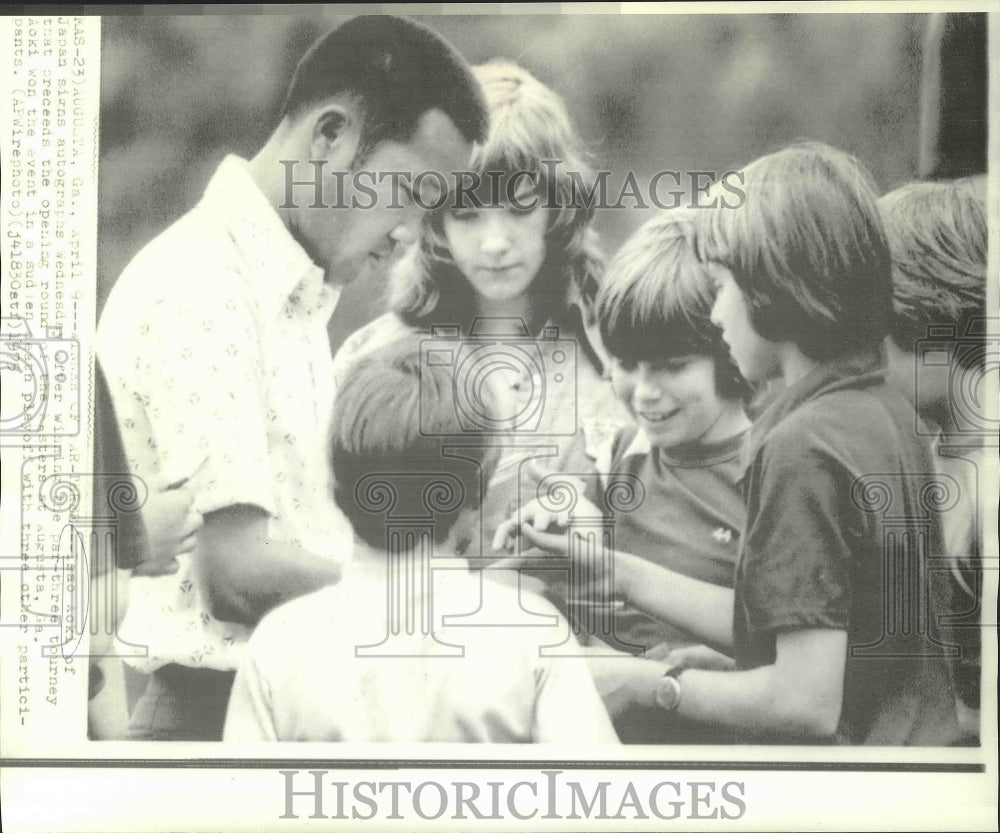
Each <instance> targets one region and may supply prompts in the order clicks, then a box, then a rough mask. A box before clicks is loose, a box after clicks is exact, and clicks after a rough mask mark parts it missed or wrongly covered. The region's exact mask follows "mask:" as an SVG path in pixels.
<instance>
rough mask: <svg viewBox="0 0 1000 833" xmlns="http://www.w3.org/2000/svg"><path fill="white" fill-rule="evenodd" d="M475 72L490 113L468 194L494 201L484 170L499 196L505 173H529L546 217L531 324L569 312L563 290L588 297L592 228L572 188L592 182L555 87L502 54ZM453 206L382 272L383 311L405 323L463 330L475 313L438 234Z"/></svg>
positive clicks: (594, 249) (598, 262) (597, 255)
mask: <svg viewBox="0 0 1000 833" xmlns="http://www.w3.org/2000/svg"><path fill="white" fill-rule="evenodd" d="M473 74H474V75H475V76H476V78H477V79H478V80H479V82H480V84H481V85H482V88H483V92H484V95H485V98H486V101H487V106H488V108H489V113H490V131H489V135H488V137H487V139H486V142H485V143H484V144H481V145H478V146H476V148H475V151H474V155H473V159H472V163H471V170H472V171H473V172H474V173H476V174H478V175H479V176H480V178H481V182H482V184H483V187H482V188H480V189H479V190H478V191H477V192H476V194H477V196H478V197H479V200H480V202H481V204H483V205H491V204H493V205H495V204H496V201H495V198H496V194H491V193H490V190H491V187H492V188H496V187H497V186H496V185H491V181H490V177H491V176H492V177H493V178H494V179H495V181H497V182H499V183H500V186H499V190H500V199H501V200H503V199H504V194H505V191H506V188H505V185H504V183H505V182H506V179H507V178H508V177H510V176H512V175H513V174H516V173H519V172H522V171H526V172H529V173H531V174H533V175H535V176H537V178H538V187H537V189H536V192H535V195H536V196H537V197H538V200H539V207H538V208H536V209H535V210H537V211H542V210H546V211H549V212H550V220H549V226H548V230H547V232H546V255H545V261H544V262H543V264H542V266H541V268H540V269H539V273H538V277H537V279H536V280H535V282H534V283H533V284H532V286H531V289H530V290H529V291H530V292H531V294H532V300H533V301H534V308H535V309H536V310H537V311H538V318H539V322H538V323H541V322H543V321H545V320H548V319H553V320H556V319H557V318H558V317H559V316H560V315H561V314H562V313H564V312H565V311H566V310H567V305H568V300H569V299H570V298H571V297H573V293H572V292H571V290H573V289H575V291H576V294H577V296H578V297H582V298H585V299H586V298H592V297H593V295H594V294H595V293H596V287H597V282H598V278H599V275H600V273H601V270H602V268H603V265H604V258H603V255H602V253H601V250H600V247H599V245H598V240H597V235H596V233H595V232H594V230H593V229H592V228H591V227H590V223H591V221H592V219H593V207H592V206H591V205H587V204H586V203H585V202H584V201H583V200H582V199H581V198H580V185H581V184H582V185H583V186H584V187H586V188H591V187H592V182H593V176H594V175H593V172H592V171H591V168H590V165H589V163H588V161H587V159H586V155H585V152H584V149H583V143H582V142H581V140H580V138H579V137H578V136H577V134H576V131H575V130H574V129H573V125H572V122H571V121H570V118H569V113H568V112H567V111H566V107H565V105H564V104H563V102H562V100H561V99H560V98H559V96H558V95H556V93H555V92H553V91H552V90H551V89H549V88H548V87H547V86H545V85H544V84H542V83H541V82H540V81H538V79H536V78H535V77H534V76H533V75H531V73H529V72H528V71H527V70H525V69H523V68H522V67H519V66H517V65H516V64H514V63H512V62H510V61H492V62H490V63H487V64H483V65H481V66H477V67H474V68H473ZM543 163H544V164H543ZM488 173H489V174H490V176H487V174H488ZM571 173H572V174H573V175H574V176H575V177H576V181H574V179H573V178H571V176H570V174H571ZM553 174H554V175H553ZM521 181H527V178H526V177H522V180H521ZM547 205H550V206H557V207H551V208H547V207H546V206H547ZM451 207H454V206H452V205H450V204H449V206H446V207H444V208H442V209H439V210H437V211H432V212H428V214H427V215H426V216H425V219H424V225H423V231H422V234H421V241H420V247H419V251H418V253H417V254H416V255H415V256H412V257H408V258H405V259H404V260H403V261H402V262H401V263H399V264H398V265H397V268H396V269H395V270H394V271H393V274H392V276H391V277H390V297H389V305H390V307H391V309H392V310H393V311H394V312H396V313H397V314H399V315H400V316H401V317H402V318H403V320H404V321H406V322H407V323H409V324H411V325H414V326H417V327H421V328H424V329H426V328H427V327H428V326H430V325H431V324H449V325H458V326H461V327H464V326H466V325H467V324H468V323H469V322H470V321H471V320H472V319H473V318H474V317H475V315H476V311H475V296H474V294H473V290H472V288H471V287H470V286H469V283H468V281H467V280H466V279H465V277H464V276H463V275H462V273H461V272H460V271H459V270H458V268H457V267H456V266H455V264H454V262H453V259H452V256H451V252H450V250H449V248H448V243H447V240H446V239H445V235H444V230H443V223H444V216H445V212H446V211H448V210H449V208H451ZM482 210H485V211H489V210H498V209H495V208H494V209H490V208H484V209H482ZM557 323H560V322H558V321H557Z"/></svg>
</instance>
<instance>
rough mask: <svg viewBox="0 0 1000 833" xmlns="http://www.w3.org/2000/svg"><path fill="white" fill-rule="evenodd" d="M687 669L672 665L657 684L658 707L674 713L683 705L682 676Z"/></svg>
mask: <svg viewBox="0 0 1000 833" xmlns="http://www.w3.org/2000/svg"><path fill="white" fill-rule="evenodd" d="M686 670H687V669H686V668H685V667H684V666H683V665H671V666H670V667H669V668H668V669H667V670H666V672H665V673H664V675H663V676H662V677H661V678H660V681H659V682H658V683H657V684H656V705H658V706H659V707H660V708H661V709H664V710H665V711H668V712H672V711H675V710H676V709H677V707H678V706H679V705H680V703H681V681H680V676H681V674H683V673H684V672H685V671H686Z"/></svg>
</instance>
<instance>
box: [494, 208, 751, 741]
mask: <svg viewBox="0 0 1000 833" xmlns="http://www.w3.org/2000/svg"><path fill="white" fill-rule="evenodd" d="M693 221H694V217H693V215H692V214H690V213H683V212H679V211H671V212H664V213H663V214H661V215H660V216H658V217H656V218H655V219H653V220H651V221H649V222H647V223H646V224H645V225H643V226H642V228H640V229H639V230H638V231H637V232H636V233H635V234H633V235H632V236H631V237H630V238H629V239H628V240H627V241H626V242H625V244H624V245H623V246H622V247H621V248H620V249H619V250H618V252H617V253H616V255H615V257H614V258H613V259H612V261H611V263H610V264H609V265H608V269H607V271H606V272H605V275H604V278H603V280H602V283H601V288H600V291H599V293H598V295H597V298H596V300H595V314H596V316H597V320H598V323H599V334H600V340H601V343H602V345H603V347H604V350H605V352H606V353H607V354H608V356H609V358H610V360H609V365H610V373H611V380H612V386H613V388H614V391H615V394H616V396H617V397H618V399H619V400H620V401H621V402H622V404H623V405H624V406H625V408H626V409H627V410H628V411H629V413H630V415H631V417H632V419H633V420H634V424H633V425H631V426H629V427H627V428H625V429H622V430H621V431H619V432H618V434H617V435H616V436H615V438H614V440H613V442H612V446H611V459H610V465H606V466H604V465H601V466H600V467H601V468H604V469H605V470H606V473H607V475H608V478H607V479H605V480H604V481H599V480H598V478H597V477H593V476H591V477H588V478H587V479H586V482H587V494H586V497H587V498H588V499H589V500H584V499H581V500H579V501H578V503H577V505H576V507H575V508H574V513H573V516H574V517H575V518H579V517H586V516H588V515H589V516H596V515H600V514H601V513H602V511H603V512H604V513H607V515H609V516H610V517H611V518H612V519H613V522H614V523H613V534H614V546H615V547H617V548H620V549H623V550H625V551H627V552H630V553H634V554H636V555H638V556H640V557H642V558H644V559H646V560H648V561H649V562H651V563H652V564H655V565H658V566H661V567H664V568H667V569H670V570H674V571H677V572H679V573H682V574H683V575H685V576H690V577H692V578H695V579H698V580H700V581H705V582H710V583H712V584H714V585H718V586H720V587H726V588H731V587H732V586H733V573H734V568H735V561H736V553H737V549H738V546H739V535H740V530H741V529H742V526H743V515H744V510H743V499H742V495H741V493H740V489H739V485H738V480H739V476H740V474H741V472H742V467H741V464H740V451H741V448H742V445H743V441H744V439H745V436H746V431H747V429H748V428H749V425H750V421H749V420H748V419H747V416H746V414H745V412H744V407H743V403H744V400H745V399H746V398H747V397H748V396H749V393H750V389H749V387H748V386H747V384H746V382H745V381H744V380H743V378H742V377H741V376H740V374H739V371H738V370H737V369H736V367H735V365H734V364H733V362H732V359H731V358H730V357H729V354H728V352H727V350H726V348H725V345H724V344H723V343H722V340H721V338H720V334H719V331H718V329H717V328H716V327H715V326H714V325H713V324H712V323H711V321H710V320H709V312H710V311H711V308H712V301H713V295H714V293H713V288H712V284H711V281H710V280H709V277H708V275H707V273H706V269H705V267H704V265H703V264H701V263H700V262H699V261H698V259H697V256H696V253H695V248H694V222H693ZM587 463H588V461H587V460H586V459H585V458H584V456H583V455H579V459H574V460H572V461H570V462H567V463H565V464H564V465H563V466H562V471H564V472H578V471H583V472H586V469H581V468H580V467H581V466H586V465H587ZM608 479H610V481H611V482H610V483H609V482H608ZM599 482H600V483H601V486H599V487H596V484H598V483H599ZM624 483H636V484H641V489H642V494H643V500H642V501H641V503H639V504H638V505H637V506H634V507H631V506H630V507H629V510H630V511H615V505H616V501H615V499H614V495H613V492H614V490H615V488H616V486H617V484H624ZM595 487H596V488H595ZM598 507H601V508H600V509H599V508H598ZM539 512H540V506H539V505H538V504H537V503H535V504H534V505H531V504H529V505H528V506H526V507H524V508H522V510H521V512H520V519H521V520H528V519H535V520H537V522H538V523H539V524H542V523H547V521H546V520H544V519H542V518H541V517H537V516H538V515H539ZM515 527H516V520H515V521H512V522H509V523H508V524H506V525H505V526H504V527H502V528H501V530H500V533H499V534H498V540H497V541H495V544H494V545H495V546H499V545H500V544H501V543H502V541H501V540H500V538H501V537H503V536H506V535H507V534H508V533H510V532H512V531H513V530H514V528H515ZM549 583H550V594H551V595H552V596H553V598H554V600H556V601H557V604H559V603H561V604H564V605H565V604H566V603H567V601H568V602H569V610H568V612H569V613H570V615H571V616H572V617H573V618H574V619H575V621H576V622H577V625H578V636H579V637H580V638H581V640H582V641H583V642H584V643H585V644H587V645H590V646H591V647H592V648H594V649H595V652H597V653H600V654H602V655H603V656H605V657H607V656H608V655H609V652H608V650H606V649H607V648H609V647H611V648H617V649H622V648H624V649H625V651H626V652H627V653H635V654H637V655H638V656H639V657H646V658H653V659H657V660H662V659H664V658H665V657H671V658H674V659H676V658H677V657H678V656H680V654H679V651H681V650H683V651H684V654H683V655H684V656H686V657H687V658H688V661H690V660H691V658H692V657H693V656H694V653H693V652H692V651H690V650H686V649H688V648H690V647H692V646H695V645H697V644H698V643H699V642H700V640H698V639H697V637H695V636H693V635H692V634H690V633H687V632H686V631H685V630H684V629H683V628H680V627H676V626H675V625H672V624H671V623H669V622H667V621H665V620H663V619H661V618H658V617H656V616H651V615H649V614H648V613H647V612H645V611H643V610H641V609H640V608H638V607H637V606H636V605H634V604H632V603H631V602H630V600H629V599H628V598H618V599H615V600H613V602H611V603H610V604H609V602H608V601H606V600H596V604H595V607H596V608H598V609H596V610H588V609H587V605H588V604H590V602H591V600H590V598H589V596H588V595H587V594H579V593H574V592H572V591H570V593H569V598H568V600H567V590H566V587H565V584H564V582H558V581H556V582H553V581H552V579H550V580H549ZM553 584H555V585H556V586H553ZM601 608H603V611H602V610H601ZM602 614H604V615H602ZM609 625H610V627H609ZM697 653H698V656H699V657H705V656H712V658H713V661H715V662H717V663H721V664H728V663H731V660H730V659H729V658H727V657H724V656H722V655H719V654H716V653H715V652H709V651H707V650H701V649H698V651H697ZM622 659H627V657H623V658H622ZM635 661H636V662H643V661H644V660H643V659H639V658H637V659H635ZM658 671H659V673H661V674H662V672H663V668H662V666H658ZM615 728H616V729H617V730H618V732H619V736H620V737H621V739H622V740H623V741H626V742H636V743H654V742H666V741H671V740H673V741H678V740H680V738H679V737H678V734H679V733H680V731H681V729H680V728H679V727H678V726H677V725H675V724H671V723H669V722H667V721H665V720H663V715H662V713H660V712H659V711H658V710H656V709H655V707H650V708H645V707H640V706H634V707H630V708H629V709H627V710H626V711H625V712H623V713H621V714H617V715H616V721H615ZM704 734H705V733H704V731H702V732H701V733H700V735H701V736H704ZM701 736H699V734H698V733H687V735H686V736H685V737H684V738H683V740H684V741H686V742H696V741H699V740H701V739H702V737H701Z"/></svg>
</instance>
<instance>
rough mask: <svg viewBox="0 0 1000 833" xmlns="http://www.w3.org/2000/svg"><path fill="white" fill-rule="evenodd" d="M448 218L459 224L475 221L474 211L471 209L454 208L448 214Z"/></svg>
mask: <svg viewBox="0 0 1000 833" xmlns="http://www.w3.org/2000/svg"><path fill="white" fill-rule="evenodd" d="M450 216H451V219H453V220H456V221H457V222H459V223H468V222H471V221H472V220H474V219H475V217H476V211H475V209H473V208H456V209H455V210H454V211H451V212H450Z"/></svg>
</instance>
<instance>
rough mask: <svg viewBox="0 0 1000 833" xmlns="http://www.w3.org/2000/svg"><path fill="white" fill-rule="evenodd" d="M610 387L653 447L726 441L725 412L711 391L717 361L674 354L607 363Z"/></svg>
mask: <svg viewBox="0 0 1000 833" xmlns="http://www.w3.org/2000/svg"><path fill="white" fill-rule="evenodd" d="M611 383H612V385H613V386H614V389H615V394H616V395H617V396H618V398H619V399H620V400H621V401H622V403H624V405H625V407H626V408H628V410H629V412H630V413H631V414H632V417H633V419H635V421H636V424H637V425H638V426H639V428H640V429H641V430H642V432H643V433H644V434H645V435H646V438H647V439H648V440H649V443H650V445H652V446H654V447H656V448H666V449H669V448H677V447H680V446H687V445H692V444H694V443H711V442H716V441H721V440H724V439H726V437H725V436H720V433H721V431H722V430H725V429H728V425H723V424H722V419H721V418H722V416H723V413H724V412H725V410H726V408H727V403H726V402H725V400H723V399H721V398H720V397H719V395H718V393H717V392H716V390H715V360H714V359H712V358H711V357H710V356H702V355H691V356H678V357H675V358H669V359H664V360H659V361H655V362H638V363H635V364H632V363H628V364H626V363H625V362H622V361H620V360H618V359H612V361H611Z"/></svg>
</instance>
